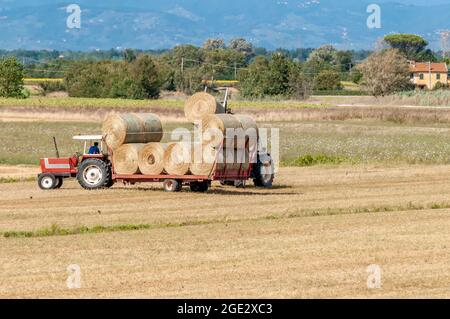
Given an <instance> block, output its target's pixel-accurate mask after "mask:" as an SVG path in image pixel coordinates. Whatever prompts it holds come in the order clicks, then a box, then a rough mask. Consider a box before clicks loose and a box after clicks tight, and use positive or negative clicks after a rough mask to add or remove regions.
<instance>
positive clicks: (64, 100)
mask: <svg viewBox="0 0 450 319" xmlns="http://www.w3.org/2000/svg"><path fill="white" fill-rule="evenodd" d="M183 105H184V102H183V101H181V100H162V99H161V100H127V99H94V98H73V97H55V98H46V97H31V98H28V99H13V98H0V107H11V106H21V107H30V108H40V107H45V108H69V109H71V108H75V109H79V108H83V109H93V108H118V109H121V108H144V107H149V106H161V107H172V108H182V107H183Z"/></svg>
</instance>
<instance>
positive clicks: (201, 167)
mask: <svg viewBox="0 0 450 319" xmlns="http://www.w3.org/2000/svg"><path fill="white" fill-rule="evenodd" d="M195 152H198V153H200V154H198V155H197V156H198V157H199V158H196V156H195V155H194V158H193V162H192V164H191V165H190V167H189V170H190V171H191V173H192V174H193V175H200V176H209V175H210V174H211V173H212V172H213V169H214V166H215V162H216V159H217V152H218V151H217V150H216V149H215V148H213V147H211V146H209V145H201V144H200V143H195V144H194V154H195Z"/></svg>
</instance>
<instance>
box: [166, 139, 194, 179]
mask: <svg viewBox="0 0 450 319" xmlns="http://www.w3.org/2000/svg"><path fill="white" fill-rule="evenodd" d="M191 158H192V152H191V146H190V145H189V144H188V143H181V142H177V143H170V144H169V145H168V146H167V148H166V150H165V152H164V170H165V171H166V173H167V174H169V175H177V176H182V175H186V174H188V173H189V166H190V164H191Z"/></svg>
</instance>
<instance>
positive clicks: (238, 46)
mask: <svg viewBox="0 0 450 319" xmlns="http://www.w3.org/2000/svg"><path fill="white" fill-rule="evenodd" d="M228 48H229V49H231V50H235V51H238V52H240V53H243V54H244V55H245V56H250V55H253V54H254V50H253V45H252V44H251V43H249V42H247V40H245V39H244V38H235V39H232V40H231V41H230V44H229V45H228Z"/></svg>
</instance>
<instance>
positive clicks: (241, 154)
mask: <svg viewBox="0 0 450 319" xmlns="http://www.w3.org/2000/svg"><path fill="white" fill-rule="evenodd" d="M184 111H185V115H186V118H187V119H188V121H190V122H191V123H194V124H197V123H198V122H199V121H201V122H202V130H203V131H202V132H201V133H202V134H201V136H202V137H201V139H200V140H197V141H194V142H193V143H183V142H176V143H168V144H165V143H161V140H162V137H163V133H164V132H163V128H162V123H161V120H160V118H159V117H158V116H157V115H155V114H151V113H147V114H134V113H126V114H111V115H109V116H108V117H107V118H106V119H105V121H104V122H103V127H102V133H103V137H104V140H105V142H106V144H107V145H108V147H109V148H110V149H111V150H112V151H113V159H112V161H113V165H114V169H115V172H116V173H117V174H120V175H133V174H144V175H161V174H169V175H176V176H183V175H187V174H193V175H201V176H208V175H210V174H211V173H212V172H213V169H214V165H215V162H216V159H217V158H219V163H218V164H217V165H218V166H217V168H218V169H224V165H225V164H224V162H225V160H223V158H225V159H226V158H227V152H229V153H231V154H233V155H232V156H233V157H232V158H233V160H232V161H231V162H230V161H229V159H230V157H231V156H229V157H228V164H227V169H233V170H238V169H239V168H240V167H241V164H240V163H239V162H238V161H239V160H241V161H244V163H243V164H242V168H243V169H244V170H245V169H248V167H249V162H250V159H249V149H250V151H251V150H256V141H254V140H251V142H250V143H249V141H248V140H247V141H245V142H243V141H238V140H237V138H234V139H233V140H227V139H226V130H227V129H228V128H232V129H243V130H244V131H245V130H247V129H250V128H253V129H255V130H256V132H257V129H258V128H257V125H256V122H255V121H254V120H253V118H251V117H250V116H246V115H231V114H225V110H224V108H223V106H222V105H221V104H219V103H217V102H216V99H215V98H214V97H213V96H212V95H210V94H207V93H196V94H194V95H193V96H191V97H190V98H189V99H188V100H187V102H186V105H185V110H184ZM211 130H213V131H218V132H221V133H222V134H223V137H224V139H223V140H222V139H219V138H217V137H216V136H214V135H210V136H209V135H208V134H203V132H207V131H211ZM199 144H201V146H202V148H201V149H202V154H199V155H200V156H196V161H195V160H194V151H195V146H197V145H199ZM222 144H223V154H219V155H218V152H219V150H221V149H222ZM246 144H247V145H246ZM222 155H223V158H222ZM198 157H201V161H199V160H198V159H199V158H198Z"/></svg>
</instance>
